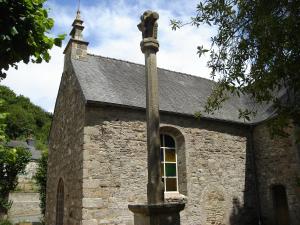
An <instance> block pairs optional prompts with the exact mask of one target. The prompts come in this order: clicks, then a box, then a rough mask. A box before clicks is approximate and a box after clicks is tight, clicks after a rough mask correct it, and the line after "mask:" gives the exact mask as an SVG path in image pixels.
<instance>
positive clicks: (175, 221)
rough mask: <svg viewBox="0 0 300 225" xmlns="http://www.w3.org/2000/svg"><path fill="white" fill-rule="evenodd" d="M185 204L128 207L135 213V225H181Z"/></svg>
mask: <svg viewBox="0 0 300 225" xmlns="http://www.w3.org/2000/svg"><path fill="white" fill-rule="evenodd" d="M184 206H185V204H184V203H161V204H151V205H148V204H138V205H128V208H129V210H130V211H131V212H133V213H134V225H180V211H181V210H183V209H184Z"/></svg>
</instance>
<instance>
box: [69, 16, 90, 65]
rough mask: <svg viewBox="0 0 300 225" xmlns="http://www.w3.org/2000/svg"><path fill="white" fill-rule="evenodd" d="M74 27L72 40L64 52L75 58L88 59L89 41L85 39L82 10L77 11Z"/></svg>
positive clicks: (71, 34)
mask: <svg viewBox="0 0 300 225" xmlns="http://www.w3.org/2000/svg"><path fill="white" fill-rule="evenodd" d="M72 26H73V28H72V30H71V32H70V36H71V38H70V40H69V42H68V44H67V46H66V48H65V51H64V54H65V55H66V56H69V55H70V56H71V58H73V59H79V60H86V56H87V46H88V44H89V43H88V42H86V41H84V40H83V36H82V32H83V30H84V26H83V20H82V19H81V16H80V11H79V10H78V11H77V13H76V17H75V19H74V22H73V24H72Z"/></svg>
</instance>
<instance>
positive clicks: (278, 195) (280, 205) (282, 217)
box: [272, 185, 290, 225]
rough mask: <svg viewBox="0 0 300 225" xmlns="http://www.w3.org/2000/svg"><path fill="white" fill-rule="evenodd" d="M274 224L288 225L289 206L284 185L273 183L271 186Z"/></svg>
mask: <svg viewBox="0 0 300 225" xmlns="http://www.w3.org/2000/svg"><path fill="white" fill-rule="evenodd" d="M272 195H273V205H274V216H275V218H274V219H275V225H289V224H290V222H289V207H288V201H287V196H286V191H285V187H284V186H283V185H274V186H273V187H272Z"/></svg>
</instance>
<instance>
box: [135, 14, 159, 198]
mask: <svg viewBox="0 0 300 225" xmlns="http://www.w3.org/2000/svg"><path fill="white" fill-rule="evenodd" d="M158 18H159V16H158V14H157V13H156V12H152V11H146V12H144V14H143V15H142V16H141V23H140V24H139V25H138V28H139V30H140V31H141V32H142V35H143V40H142V42H141V50H142V52H143V53H144V54H145V70H146V91H147V93H146V113H147V152H148V185H147V199H148V204H157V203H162V202H164V188H163V184H162V181H161V175H160V138H159V104H158V102H159V101H158V78H157V66H156V52H157V51H158V48H159V44H158V41H157V22H156V21H157V20H158Z"/></svg>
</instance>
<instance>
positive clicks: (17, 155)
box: [0, 146, 31, 217]
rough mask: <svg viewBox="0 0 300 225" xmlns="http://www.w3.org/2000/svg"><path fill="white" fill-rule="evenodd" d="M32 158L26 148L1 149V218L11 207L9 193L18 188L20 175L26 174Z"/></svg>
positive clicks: (2, 147)
mask: <svg viewBox="0 0 300 225" xmlns="http://www.w3.org/2000/svg"><path fill="white" fill-rule="evenodd" d="M30 156H31V155H30V152H29V151H27V150H26V149H24V148H7V147H4V146H1V147H0V217H1V214H2V215H3V214H6V213H7V210H8V209H9V208H10V206H11V202H10V201H9V200H8V195H9V192H10V191H12V190H14V189H15V188H16V187H17V185H18V174H20V173H24V172H25V168H26V165H27V163H28V162H29V160H30Z"/></svg>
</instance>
